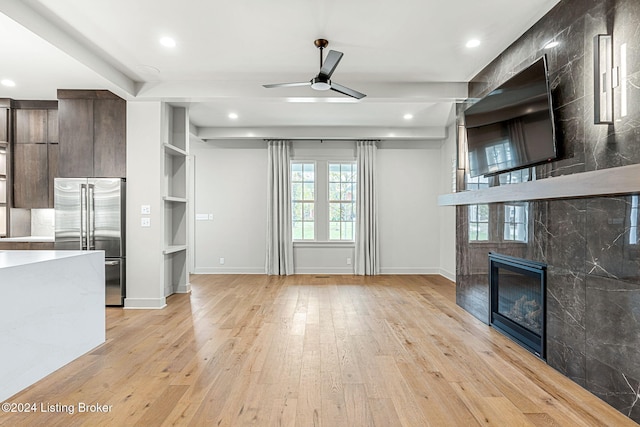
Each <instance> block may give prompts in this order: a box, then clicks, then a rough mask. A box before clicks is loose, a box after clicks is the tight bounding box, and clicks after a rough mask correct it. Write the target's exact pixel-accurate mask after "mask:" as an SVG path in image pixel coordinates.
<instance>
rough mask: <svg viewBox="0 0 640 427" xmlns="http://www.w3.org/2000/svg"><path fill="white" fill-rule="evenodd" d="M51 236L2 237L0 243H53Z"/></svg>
mask: <svg viewBox="0 0 640 427" xmlns="http://www.w3.org/2000/svg"><path fill="white" fill-rule="evenodd" d="M54 241H55V239H54V238H53V237H52V236H22V237H3V238H0V242H52V243H53V242H54Z"/></svg>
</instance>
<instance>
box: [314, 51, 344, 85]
mask: <svg viewBox="0 0 640 427" xmlns="http://www.w3.org/2000/svg"><path fill="white" fill-rule="evenodd" d="M342 55H343V53H342V52H338V51H337V50H330V51H329V53H328V54H327V57H326V58H325V60H324V63H323V64H322V68H320V73H319V74H318V76H322V77H325V78H327V79H329V78H330V77H331V74H333V72H334V71H335V70H336V67H337V66H338V63H339V62H340V60H341V59H342Z"/></svg>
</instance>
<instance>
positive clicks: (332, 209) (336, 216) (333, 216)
mask: <svg viewBox="0 0 640 427" xmlns="http://www.w3.org/2000/svg"><path fill="white" fill-rule="evenodd" d="M329 221H340V203H331V204H330V205H329Z"/></svg>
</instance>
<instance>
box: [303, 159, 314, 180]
mask: <svg viewBox="0 0 640 427" xmlns="http://www.w3.org/2000/svg"><path fill="white" fill-rule="evenodd" d="M314 167H315V165H314V164H313V163H305V164H304V173H303V177H304V180H305V182H307V181H311V182H313V181H314V175H315V174H314Z"/></svg>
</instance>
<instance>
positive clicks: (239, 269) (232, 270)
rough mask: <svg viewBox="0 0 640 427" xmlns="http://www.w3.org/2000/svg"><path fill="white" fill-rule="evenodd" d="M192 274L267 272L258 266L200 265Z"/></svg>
mask: <svg viewBox="0 0 640 427" xmlns="http://www.w3.org/2000/svg"><path fill="white" fill-rule="evenodd" d="M192 273H193V274H267V273H266V271H265V269H264V268H258V267H229V268H225V267H200V268H197V267H196V269H195V270H194V271H193V272H192Z"/></svg>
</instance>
